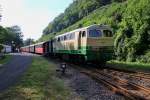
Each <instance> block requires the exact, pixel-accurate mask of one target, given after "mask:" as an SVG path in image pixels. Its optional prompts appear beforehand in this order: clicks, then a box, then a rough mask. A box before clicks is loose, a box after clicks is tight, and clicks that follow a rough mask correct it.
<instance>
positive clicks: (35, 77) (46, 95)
mask: <svg viewBox="0 0 150 100" xmlns="http://www.w3.org/2000/svg"><path fill="white" fill-rule="evenodd" d="M55 70H56V65H55V64H54V63H49V62H48V61H47V60H45V59H44V58H42V57H34V58H33V61H32V65H31V66H30V68H29V69H28V70H27V72H26V73H25V74H24V75H23V77H22V78H21V81H20V82H18V83H17V84H16V85H15V86H13V87H11V88H10V89H9V90H6V91H4V92H3V93H1V94H0V100H68V97H69V96H70V94H71V93H70V89H69V88H67V87H65V85H64V81H63V80H60V79H59V78H57V77H56V71H55Z"/></svg>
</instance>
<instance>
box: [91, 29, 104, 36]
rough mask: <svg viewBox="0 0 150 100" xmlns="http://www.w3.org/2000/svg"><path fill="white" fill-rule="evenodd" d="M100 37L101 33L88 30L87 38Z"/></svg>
mask: <svg viewBox="0 0 150 100" xmlns="http://www.w3.org/2000/svg"><path fill="white" fill-rule="evenodd" d="M101 36H102V32H101V31H100V30H96V29H94V30H90V31H89V37H101Z"/></svg>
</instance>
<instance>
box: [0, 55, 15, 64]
mask: <svg viewBox="0 0 150 100" xmlns="http://www.w3.org/2000/svg"><path fill="white" fill-rule="evenodd" d="M11 57H12V56H11V55H5V56H4V58H2V59H0V64H5V63H7V62H9V61H10V59H11Z"/></svg>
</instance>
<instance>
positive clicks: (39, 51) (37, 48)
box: [35, 42, 44, 54]
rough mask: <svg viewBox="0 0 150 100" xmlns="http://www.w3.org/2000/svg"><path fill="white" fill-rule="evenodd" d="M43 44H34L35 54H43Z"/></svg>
mask: <svg viewBox="0 0 150 100" xmlns="http://www.w3.org/2000/svg"><path fill="white" fill-rule="evenodd" d="M43 44H44V42H41V43H38V44H35V53H37V54H44V45H43Z"/></svg>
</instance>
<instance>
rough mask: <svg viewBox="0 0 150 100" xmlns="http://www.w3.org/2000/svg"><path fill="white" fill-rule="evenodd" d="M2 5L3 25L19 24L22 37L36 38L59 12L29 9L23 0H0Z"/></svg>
mask: <svg viewBox="0 0 150 100" xmlns="http://www.w3.org/2000/svg"><path fill="white" fill-rule="evenodd" d="M0 3H1V5H2V7H1V8H2V22H0V24H1V25H3V26H12V25H19V26H20V27H21V29H22V32H23V35H24V39H27V38H34V39H38V38H39V37H41V35H42V30H43V29H44V28H45V27H46V26H47V25H48V23H49V22H50V21H52V20H53V19H54V17H55V16H57V15H58V14H59V12H52V11H48V10H44V11H42V10H38V11H35V10H30V9H29V8H26V6H25V5H24V0H0Z"/></svg>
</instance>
